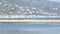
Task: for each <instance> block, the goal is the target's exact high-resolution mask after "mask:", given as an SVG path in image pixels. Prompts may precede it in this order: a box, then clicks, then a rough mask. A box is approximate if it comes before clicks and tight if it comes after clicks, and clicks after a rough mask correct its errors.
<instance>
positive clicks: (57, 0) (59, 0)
mask: <svg viewBox="0 0 60 34" xmlns="http://www.w3.org/2000/svg"><path fill="white" fill-rule="evenodd" d="M49 1H56V2H60V0H49Z"/></svg>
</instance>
